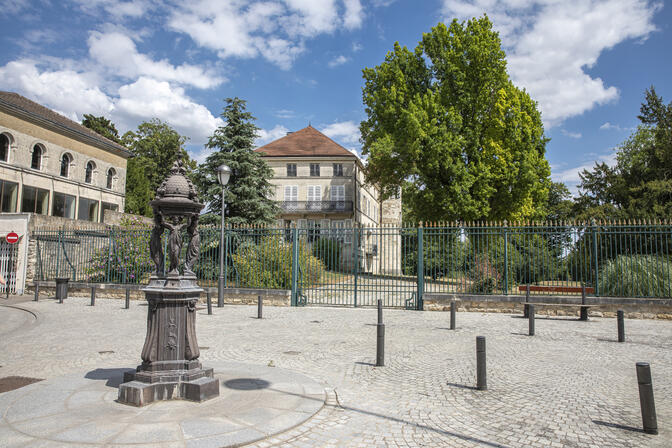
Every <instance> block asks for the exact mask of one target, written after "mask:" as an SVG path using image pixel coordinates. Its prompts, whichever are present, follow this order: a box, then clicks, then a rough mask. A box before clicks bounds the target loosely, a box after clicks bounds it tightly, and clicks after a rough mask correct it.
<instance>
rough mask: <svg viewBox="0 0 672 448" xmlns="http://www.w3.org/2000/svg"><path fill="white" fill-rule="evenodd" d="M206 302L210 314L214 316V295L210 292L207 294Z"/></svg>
mask: <svg viewBox="0 0 672 448" xmlns="http://www.w3.org/2000/svg"><path fill="white" fill-rule="evenodd" d="M205 301H206V303H207V304H208V314H212V294H210V290H207V291H206V292H205Z"/></svg>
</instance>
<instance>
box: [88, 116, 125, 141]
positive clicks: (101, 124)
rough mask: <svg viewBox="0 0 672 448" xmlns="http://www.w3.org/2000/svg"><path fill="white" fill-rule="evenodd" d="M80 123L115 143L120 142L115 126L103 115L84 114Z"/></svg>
mask: <svg viewBox="0 0 672 448" xmlns="http://www.w3.org/2000/svg"><path fill="white" fill-rule="evenodd" d="M82 125H83V126H85V127H87V128H89V129H91V130H92V131H93V132H95V133H97V134H100V135H102V136H103V137H105V138H107V139H109V140H112V141H113V142H115V143H120V139H119V131H117V127H116V126H115V125H114V123H112V122H111V121H110V120H108V119H107V118H105V117H102V116H101V117H96V116H94V115H91V114H84V119H83V120H82Z"/></svg>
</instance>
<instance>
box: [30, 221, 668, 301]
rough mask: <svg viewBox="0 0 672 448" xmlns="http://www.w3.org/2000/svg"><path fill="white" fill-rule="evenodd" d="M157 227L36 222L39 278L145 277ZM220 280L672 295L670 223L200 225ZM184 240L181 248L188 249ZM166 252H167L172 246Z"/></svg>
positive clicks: (357, 291)
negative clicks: (65, 226) (47, 226)
mask: <svg viewBox="0 0 672 448" xmlns="http://www.w3.org/2000/svg"><path fill="white" fill-rule="evenodd" d="M150 232H151V231H150V230H149V229H121V228H113V229H109V230H105V231H101V230H82V231H78V230H36V231H35V232H34V233H33V235H32V239H34V240H35V255H36V266H35V279H36V280H52V279H54V278H56V277H70V278H71V280H72V281H87V282H91V283H121V284H144V283H147V281H148V279H149V276H150V274H151V273H152V271H153V269H154V267H153V264H152V262H151V259H150V256H149V239H150ZM200 238H201V239H200V241H201V251H200V256H199V260H198V263H197V264H196V266H195V271H196V274H197V277H198V281H199V284H201V285H202V286H215V285H216V283H217V278H218V276H219V272H220V265H219V253H220V252H219V251H220V249H222V250H224V251H225V257H224V259H225V263H224V266H223V270H224V274H225V279H226V284H227V286H228V287H242V288H245V287H249V288H269V289H286V290H292V298H293V303H294V304H297V303H303V302H305V303H315V304H333V305H354V306H359V305H375V301H376V300H377V299H379V298H380V299H383V300H384V303H385V305H386V306H405V305H407V304H408V303H411V304H412V305H413V306H416V307H421V306H422V298H423V294H424V293H459V294H504V295H507V294H521V293H522V291H523V290H524V289H525V287H526V285H534V286H535V288H533V289H534V291H533V294H553V295H557V294H563V295H564V294H577V295H580V293H581V288H582V287H585V288H586V289H587V291H588V292H589V294H590V295H595V296H608V297H611V296H613V297H661V298H662V297H672V224H671V223H670V222H637V223H635V222H620V223H554V224H548V223H545V224H532V223H526V224H516V225H506V224H501V223H498V224H477V223H468V224H466V223H455V224H446V225H439V224H429V223H426V224H425V225H422V226H382V227H370V228H369V227H352V228H346V229H344V228H342V227H340V228H319V229H317V228H268V227H235V228H227V229H226V231H225V246H224V248H220V242H219V240H220V229H219V228H216V227H203V228H201V229H200ZM186 247H187V245H186V244H184V245H183V248H186ZM164 252H165V251H164Z"/></svg>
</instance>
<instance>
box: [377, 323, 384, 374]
mask: <svg viewBox="0 0 672 448" xmlns="http://www.w3.org/2000/svg"><path fill="white" fill-rule="evenodd" d="M376 336H377V338H376V367H383V366H384V365H385V324H378V325H376Z"/></svg>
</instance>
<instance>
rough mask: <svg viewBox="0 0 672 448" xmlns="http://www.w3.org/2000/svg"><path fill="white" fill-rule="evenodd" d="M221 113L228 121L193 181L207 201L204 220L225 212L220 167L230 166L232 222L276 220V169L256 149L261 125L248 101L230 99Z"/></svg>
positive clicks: (212, 139)
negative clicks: (223, 210)
mask: <svg viewBox="0 0 672 448" xmlns="http://www.w3.org/2000/svg"><path fill="white" fill-rule="evenodd" d="M225 101H226V106H225V107H224V111H223V112H222V114H221V116H222V118H224V120H225V121H226V124H225V125H224V126H220V127H219V128H217V129H216V130H215V132H214V134H213V135H212V136H211V137H210V138H209V139H208V143H207V144H206V145H205V146H206V148H208V149H212V150H214V151H213V152H212V153H211V154H210V155H209V156H208V157H207V158H206V160H205V162H204V163H203V164H201V165H199V167H198V170H197V173H196V175H195V176H194V182H195V184H196V186H197V188H198V189H199V191H200V197H201V200H203V201H204V202H206V203H207V204H208V213H207V214H206V216H204V217H203V218H202V222H206V223H208V222H210V223H217V222H219V219H220V218H219V216H221V211H222V186H221V185H220V184H219V182H218V180H217V168H218V167H219V166H220V165H223V164H225V165H228V166H229V168H231V171H232V173H231V177H230V179H229V183H228V185H227V186H226V198H225V200H226V204H227V215H228V218H227V220H228V222H229V223H231V224H262V223H270V222H272V221H273V220H274V219H275V216H276V214H277V211H278V209H277V206H276V205H275V202H273V201H272V200H271V199H269V198H270V197H271V193H272V190H271V188H272V187H271V184H270V182H269V179H271V178H272V177H273V170H271V168H270V167H269V166H268V165H267V164H266V162H265V161H264V160H263V159H262V158H261V157H260V156H259V155H258V154H257V153H255V152H254V151H253V149H254V140H255V138H256V137H257V131H258V129H259V128H257V126H256V125H255V124H254V122H253V121H254V120H255V118H254V117H253V116H252V114H251V113H250V112H247V111H246V102H245V101H244V100H241V99H239V98H227V99H226V100H225Z"/></svg>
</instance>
